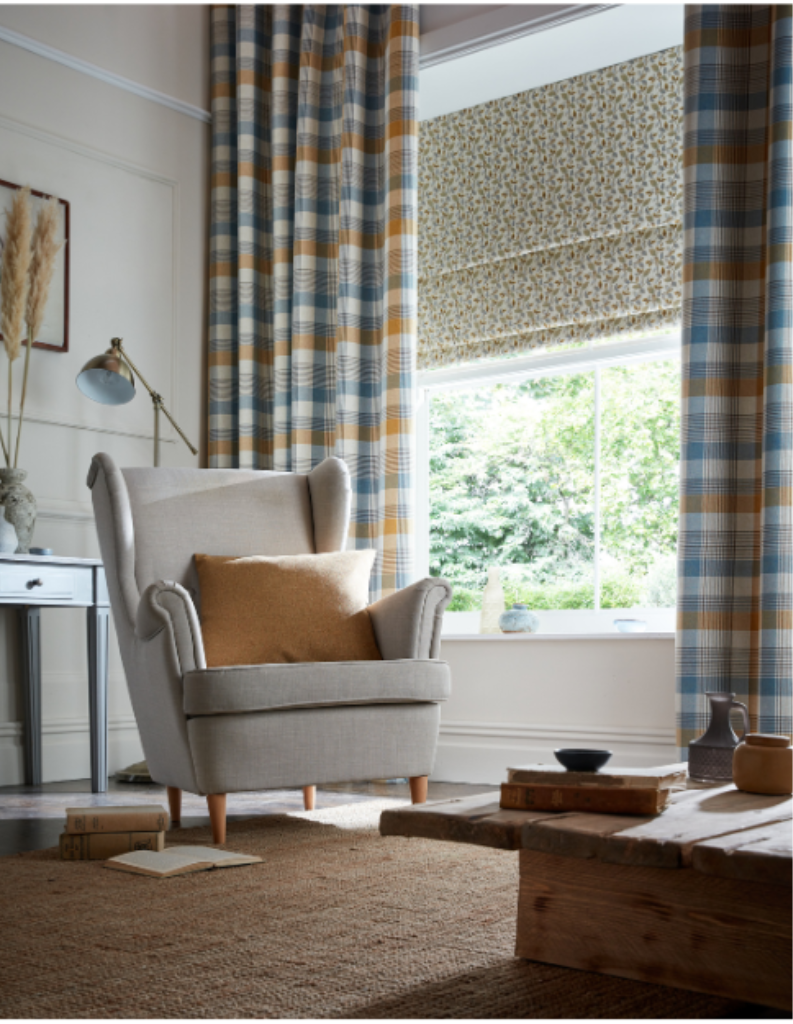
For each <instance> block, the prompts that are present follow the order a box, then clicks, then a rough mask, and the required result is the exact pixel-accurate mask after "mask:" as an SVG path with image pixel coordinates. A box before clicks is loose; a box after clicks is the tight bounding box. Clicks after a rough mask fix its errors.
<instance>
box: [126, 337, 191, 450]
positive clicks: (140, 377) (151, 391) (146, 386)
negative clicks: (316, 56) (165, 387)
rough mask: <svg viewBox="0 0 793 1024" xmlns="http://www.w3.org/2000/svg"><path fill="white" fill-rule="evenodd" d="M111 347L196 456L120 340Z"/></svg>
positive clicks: (159, 397)
mask: <svg viewBox="0 0 793 1024" xmlns="http://www.w3.org/2000/svg"><path fill="white" fill-rule="evenodd" d="M113 345H114V346H115V347H116V348H117V349H118V350H119V352H120V353H121V354H122V355H123V357H124V359H125V360H126V361H127V362H128V363H129V365H130V369H131V370H132V371H133V372H134V373H136V374H137V375H138V380H139V381H140V382H141V384H142V385H143V386H144V388H146V390H147V391H148V392H149V394H150V395H151V397H152V401H154V402H156V404H157V405H159V407H160V408H161V409H162V411H163V412H164V413H165V415H166V416H167V417H168V420H169V422H170V423H171V426H172V427H173V428H174V430H175V431H176V433H177V434H178V435H179V437H181V439H182V440H183V441H184V443H185V444H186V445H187V447H188V448H189V449H190V451H191V452H192V453H193V455H198V449H197V448H194V447H193V446H192V444H190V442H189V441H188V440H187V438H186V437H185V435H184V431H183V430H182V428H181V427H180V426H179V424H178V423H177V422H176V420H175V419H174V418H173V416H171V414H170V413H169V412H168V410H167V408H166V407H165V402H163V400H162V395H160V394H159V393H158V392H157V391H155V390H154V388H153V387H152V386H151V384H149V382H148V381H147V380H146V378H145V377H144V376H143V374H142V373H141V372H140V370H139V369H138V368H137V366H136V365H135V364H134V363H133V362H132V360H131V359H130V358H129V356H128V355H127V350H126V349H125V348H124V346H123V345H122V344H121V338H114V339H113Z"/></svg>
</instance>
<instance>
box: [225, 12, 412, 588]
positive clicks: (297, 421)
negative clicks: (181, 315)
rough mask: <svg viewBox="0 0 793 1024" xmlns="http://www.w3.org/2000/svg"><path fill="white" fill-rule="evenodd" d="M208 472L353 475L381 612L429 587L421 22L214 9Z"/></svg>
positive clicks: (355, 507) (381, 15) (357, 526)
mask: <svg viewBox="0 0 793 1024" xmlns="http://www.w3.org/2000/svg"><path fill="white" fill-rule="evenodd" d="M211 45H212V182H211V207H212V209H211V242H210V341H209V452H210V465H212V466H218V467H238V466H239V467H245V468H254V469H271V470H281V471H293V472H298V473H306V472H308V471H309V470H311V469H312V468H313V467H314V466H316V465H317V463H319V462H321V461H322V459H324V458H325V457H326V456H329V455H336V456H338V457H340V458H342V459H343V460H344V461H345V462H346V463H347V465H348V467H349V469H350V475H351V478H352V487H353V499H352V520H351V526H350V533H351V540H350V546H354V547H364V548H376V549H377V552H378V557H377V561H376V563H375V570H374V572H373V583H372V595H371V596H372V599H376V598H378V597H380V596H381V595H384V594H388V593H390V592H392V591H393V590H397V589H399V588H401V587H403V586H405V585H406V584H408V583H409V582H411V577H410V570H411V557H412V555H411V535H410V531H411V530H412V524H411V520H410V516H411V511H410V509H411V499H412V494H411V491H412V487H413V466H412V456H411V448H412V444H411V441H412V438H411V432H412V416H413V408H412V386H413V373H414V366H415V344H416V301H417V299H416V273H417V272H416V216H417V214H416V208H417V149H418V119H417V95H418V58H419V27H418V7H417V6H416V5H402V6H396V5H395V6H387V5H352V4H344V5H313V4H305V5H285V4H284V5H281V4H256V5H241V6H219V7H214V8H213V10H212V29H211Z"/></svg>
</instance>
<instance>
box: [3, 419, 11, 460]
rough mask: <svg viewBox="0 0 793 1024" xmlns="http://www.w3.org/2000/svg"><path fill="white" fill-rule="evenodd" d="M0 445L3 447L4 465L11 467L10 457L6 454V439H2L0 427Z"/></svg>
mask: <svg viewBox="0 0 793 1024" xmlns="http://www.w3.org/2000/svg"><path fill="white" fill-rule="evenodd" d="M0 445H2V446H3V455H4V456H5V460H6V465H7V466H10V465H11V457H10V455H9V454H8V448H6V439H5V438H4V437H3V428H2V427H0Z"/></svg>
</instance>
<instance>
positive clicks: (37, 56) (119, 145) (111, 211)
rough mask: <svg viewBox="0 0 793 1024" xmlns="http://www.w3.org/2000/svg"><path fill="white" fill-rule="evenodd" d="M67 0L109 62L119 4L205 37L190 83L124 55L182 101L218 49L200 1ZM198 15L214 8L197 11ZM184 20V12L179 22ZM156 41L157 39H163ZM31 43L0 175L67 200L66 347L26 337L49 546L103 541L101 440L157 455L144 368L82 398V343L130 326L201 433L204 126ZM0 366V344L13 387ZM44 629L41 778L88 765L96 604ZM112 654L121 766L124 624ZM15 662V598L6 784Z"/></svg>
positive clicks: (30, 441)
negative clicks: (165, 5) (209, 42)
mask: <svg viewBox="0 0 793 1024" xmlns="http://www.w3.org/2000/svg"><path fill="white" fill-rule="evenodd" d="M68 12H69V13H68V17H67V21H68V26H69V28H70V31H71V32H72V35H69V33H66V34H65V36H64V41H63V43H62V44H61V45H63V46H64V47H67V48H68V47H70V46H71V45H72V43H71V42H70V40H71V41H72V42H73V41H74V40H75V39H77V38H78V36H79V37H80V38H84V39H90V43H91V45H90V47H89V48H87V49H83V50H79V52H77V47H76V46H75V52H76V54H77V56H78V57H79V58H81V59H82V60H89V61H90V60H91V59H92V58H93V59H94V60H95V61H97V62H99V63H101V60H102V56H101V55H102V53H103V43H107V50H106V51H105V52H107V53H110V52H111V51H112V48H113V46H116V45H117V44H118V42H119V38H118V37H119V33H120V32H121V29H122V28H123V25H122V24H121V23H122V22H124V24H126V22H125V20H124V19H126V18H128V17H129V18H131V19H133V20H135V19H138V20H139V21H140V22H141V24H139V25H138V28H139V30H140V32H139V34H141V33H142V35H147V33H148V34H149V35H152V36H153V35H156V32H157V31H159V28H162V27H163V25H167V26H169V29H168V30H169V32H171V37H169V38H170V42H169V43H168V46H172V47H174V48H176V49H178V48H179V47H180V46H189V47H192V46H195V47H196V49H195V52H193V51H192V50H191V51H190V52H187V53H183V52H179V53H178V54H176V50H174V55H175V58H176V57H177V56H178V60H175V65H183V66H184V68H185V69H187V70H186V72H185V78H184V80H183V82H182V84H181V85H179V83H178V82H177V80H176V78H173V77H172V78H171V79H169V80H168V81H166V79H167V78H168V75H171V76H172V72H173V65H172V66H171V67H169V69H168V72H167V74H166V75H164V76H162V75H159V72H158V69H157V68H154V69H153V71H152V74H151V75H150V77H149V78H148V80H147V79H146V78H145V75H144V72H146V69H147V68H151V65H150V60H151V52H143V51H142V52H141V53H140V54H138V55H133V56H131V57H130V61H129V63H128V65H125V67H124V69H122V70H127V72H128V73H129V72H134V73H135V74H137V73H138V72H140V74H141V78H140V84H141V86H143V87H145V88H150V89H155V90H156V89H158V88H159V89H160V90H162V87H163V85H166V86H168V88H171V87H173V88H172V91H173V94H174V95H175V96H177V97H179V98H180V99H183V100H184V101H185V102H189V100H190V97H191V96H192V97H195V96H196V81H197V78H196V75H198V77H201V76H203V75H204V73H205V72H206V70H207V67H208V50H207V52H206V53H205V52H204V48H203V42H205V41H206V37H207V34H206V33H205V32H204V30H203V28H201V27H200V26H199V24H198V21H197V19H198V18H199V13H200V12H198V11H197V8H195V7H190V8H185V9H184V11H183V12H180V11H179V9H178V8H177V7H170V8H169V9H168V11H167V13H164V12H163V11H162V10H158V9H155V8H153V7H145V6H143V7H139V8H137V9H135V10H134V11H133V9H132V8H127V9H124V10H123V11H122V12H121V14H117V12H114V11H113V10H111V9H110V8H100V9H98V10H97V11H95V12H93V11H92V9H91V8H90V7H80V6H77V7H70V8H69V9H68ZM56 13H57V12H56ZM40 14H41V12H37V11H36V10H34V9H33V8H13V9H12V8H2V7H0V28H2V26H3V25H5V26H6V27H7V28H10V29H12V30H13V31H15V32H19V33H22V34H25V35H29V36H30V37H32V38H41V39H45V36H44V35H41V33H42V32H44V29H45V28H46V26H47V24H48V22H47V19H46V18H44V19H43V20H42V17H41V16H40ZM58 16H59V17H60V16H61V15H58ZM205 16H206V18H207V19H208V12H207V11H206V10H205V11H204V12H202V13H200V18H203V17H205ZM64 17H66V16H65V15H64ZM119 18H121V21H119ZM182 19H184V21H182ZM77 22H81V25H80V24H77ZM135 24H136V25H137V24H138V21H137V20H136V21H135ZM180 25H183V26H184V27H185V29H186V31H185V32H184V33H181V34H180V32H179V27H180ZM81 26H82V28H84V29H85V33H81ZM158 26H159V28H158ZM199 29H200V30H199ZM0 34H1V33H0ZM122 34H123V33H122ZM133 35H134V34H133ZM135 38H137V37H135ZM45 41H46V42H48V43H50V42H52V40H50V39H49V38H46V40H45ZM196 41H201V45H200V47H198V46H197V43H196ZM55 42H57V40H55ZM158 47H159V49H162V46H161V45H160V43H159V42H158V43H157V44H156V46H155V49H156V50H157V52H159V49H157V48H158ZM34 49H35V48H32V49H31V48H29V49H24V48H22V47H20V46H19V45H11V44H9V43H7V42H3V41H1V40H0V178H4V179H6V180H10V181H15V182H19V183H21V184H30V185H31V186H32V187H34V188H39V189H41V190H43V191H46V192H51V193H53V194H56V195H60V196H62V197H63V198H64V199H68V200H69V202H70V203H71V235H72V239H71V253H70V255H71V322H70V351H69V353H68V354H66V355H62V354H56V353H50V352H45V351H42V350H34V352H33V357H32V362H31V377H30V388H29V394H28V415H27V416H26V421H25V427H24V431H23V435H22V446H21V454H20V464H21V466H22V468H25V469H27V470H28V474H29V475H28V480H27V483H28V485H29V486H30V488H31V490H32V491H33V493H34V494H35V495H36V498H37V500H38V503H39V509H40V515H39V519H38V522H37V525H36V532H35V535H34V544H37V545H39V546H46V547H51V548H53V549H54V551H55V553H56V554H73V555H77V556H89V557H96V556H98V555H99V549H98V544H97V541H96V531H95V527H94V522H93V514H92V510H91V502H90V492H89V490H88V488H87V486H86V484H85V478H86V473H87V470H88V466H89V464H90V461H91V457H92V456H93V455H94V454H95V453H96V452H97V451H106V452H108V453H109V454H110V455H111V456H112V457H113V458H114V460H115V461H116V462H117V463H118V464H119V465H127V466H131V465H150V464H151V460H152V433H153V417H152V406H151V401H150V399H149V398H148V395H147V394H146V393H145V391H144V390H143V389H142V388H141V387H140V386H139V387H138V393H137V395H136V397H135V399H134V400H133V401H132V402H131V403H129V404H128V405H126V406H122V407H115V408H112V407H107V406H100V405H97V404H96V403H94V402H91V401H89V400H88V399H87V398H85V397H84V396H83V395H82V394H81V393H80V392H79V391H78V390H77V388H76V387H75V384H74V380H75V377H76V375H77V373H78V372H79V370H80V368H81V367H82V365H83V364H84V363H85V362H86V360H87V359H89V358H90V357H91V356H93V355H96V354H97V353H99V352H101V351H102V350H103V349H105V348H107V347H108V344H109V340H110V338H111V337H112V336H114V335H120V336H121V337H123V338H124V339H125V342H126V344H127V345H128V348H129V351H130V355H131V356H132V358H133V359H134V360H135V361H136V362H137V363H138V364H139V365H140V368H141V370H142V371H143V373H144V374H145V376H146V377H147V379H148V380H149V381H150V382H151V383H152V385H153V386H154V387H156V388H157V390H158V391H160V393H161V394H162V395H163V397H164V398H165V401H166V404H167V405H168V407H169V408H170V410H171V411H172V413H173V414H174V416H175V417H176V419H177V420H178V422H179V423H180V425H181V426H182V427H183V429H184V430H185V433H186V434H187V436H188V437H189V438H190V439H191V440H192V441H193V442H194V443H195V444H196V445H199V446H201V445H203V434H204V429H203V424H204V414H203V412H204V411H203V401H204V398H203V396H204V393H205V372H204V362H205V350H204V338H205V335H206V325H205V319H206V286H205V280H206V273H207V256H206V237H207V194H208V193H207V188H208V181H207V176H208V164H209V158H208V157H209V129H208V126H207V125H206V124H205V123H204V122H203V121H201V120H198V119H197V118H196V117H194V116H185V113H182V112H179V111H178V109H175V108H174V107H173V105H171V106H170V107H169V106H166V105H163V104H162V103H159V102H154V103H153V102H151V98H146V97H145V96H144V95H142V94H140V92H139V93H138V94H135V93H132V92H130V91H128V90H125V89H122V88H118V87H117V86H118V83H110V82H108V81H101V80H98V79H97V78H94V77H90V76H89V75H88V74H86V73H85V69H80V68H78V67H77V66H76V65H74V64H72V65H71V66H69V62H68V61H57V60H54V59H49V58H48V56H47V54H46V52H45V51H44V50H42V49H41V48H39V52H33V50H34ZM152 52H153V51H152ZM50 56H51V55H50ZM199 65H200V72H196V67H197V66H199ZM155 72H157V73H155ZM144 91H145V89H144ZM177 106H178V105H177ZM18 365H19V364H18ZM15 371H16V372H15V377H16V378H17V382H18V379H19V371H18V370H17V367H15ZM5 374H6V364H5V360H4V359H3V360H0V394H2V395H3V396H4V395H5V383H4V382H5V380H6V377H5ZM3 404H4V403H3ZM163 434H164V440H168V441H169V442H170V443H167V444H165V445H163V450H162V461H163V464H165V465H172V466H178V465H195V464H196V460H195V459H194V458H193V457H192V456H191V455H190V453H189V451H188V450H187V448H186V447H185V446H184V445H183V444H182V442H181V441H178V439H176V438H175V435H174V434H173V433H172V431H171V428H170V427H169V426H168V425H167V423H166V422H163ZM42 640H43V644H42V676H43V718H44V737H43V738H44V758H43V760H44V778H45V781H51V780H57V779H76V778H86V777H87V776H88V774H89V744H88V697H87V664H86V651H85V646H86V642H85V612H84V611H80V610H76V609H46V610H45V611H44V612H43V613H42ZM110 655H111V656H110V670H109V695H108V704H109V708H108V710H109V717H110V737H109V766H110V770H111V771H114V770H116V769H118V768H120V767H123V766H124V765H126V764H129V763H130V762H131V761H133V760H136V759H137V758H139V757H141V756H142V751H141V747H140V741H139V738H138V735H137V730H136V728H135V724H134V718H133V717H132V709H131V706H130V703H129V697H128V694H127V690H126V683H125V681H124V673H123V669H122V666H121V662H120V658H119V656H118V651H117V647H116V644H115V639H114V637H113V638H111V652H110ZM18 668H19V666H18V652H17V650H16V614H15V613H14V612H13V611H12V610H10V609H4V610H2V611H0V785H9V784H16V783H18V782H20V781H21V778H22V774H21V772H22V761H21V745H20V740H21V708H22V702H21V692H20V688H19V671H18Z"/></svg>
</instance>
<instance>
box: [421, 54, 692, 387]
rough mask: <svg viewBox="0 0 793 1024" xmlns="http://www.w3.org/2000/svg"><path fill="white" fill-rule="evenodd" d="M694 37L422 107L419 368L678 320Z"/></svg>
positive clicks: (635, 331) (658, 326) (657, 326)
mask: <svg viewBox="0 0 793 1024" xmlns="http://www.w3.org/2000/svg"><path fill="white" fill-rule="evenodd" d="M682 144H683V51H682V47H675V48H673V49H670V50H663V51H661V52H660V53H655V54H652V55H650V56H647V57H641V58H639V59H637V60H633V61H629V62H627V63H625V64H618V65H615V66H614V67H610V68H605V69H603V70H600V71H595V72H592V73H591V74H588V75H582V76H580V77H578V78H571V79H567V80H566V81H563V82H555V83H553V84H552V85H547V86H543V87H542V88H539V89H532V90H530V91H529V92H524V93H520V94H519V95H516V96H508V97H506V98H504V99H500V100H495V101H493V102H491V103H485V104H482V105H481V106H478V107H473V108H471V109H469V110H463V111H460V112H458V113H454V114H449V115H446V116H445V117H438V118H435V119H434V120H432V121H425V122H424V123H423V124H422V125H421V129H420V143H419V348H418V365H419V367H422V368H430V367H437V366H448V365H451V364H454V363H462V362H468V361H470V360H474V359H479V358H482V357H486V356H498V355H505V354H511V353H521V352H526V351H528V350H530V349H537V348H552V347H555V346H558V345H563V344H566V343H570V342H582V341H588V340H595V339H602V338H609V337H614V336H632V335H635V334H639V333H649V332H653V331H657V330H659V329H662V328H665V327H670V326H677V325H678V324H679V323H680V319H681V313H680V310H681V301H682V296H681V289H682V255H681V253H682V220H683V190H682Z"/></svg>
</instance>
